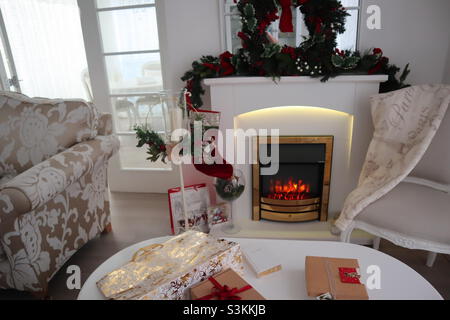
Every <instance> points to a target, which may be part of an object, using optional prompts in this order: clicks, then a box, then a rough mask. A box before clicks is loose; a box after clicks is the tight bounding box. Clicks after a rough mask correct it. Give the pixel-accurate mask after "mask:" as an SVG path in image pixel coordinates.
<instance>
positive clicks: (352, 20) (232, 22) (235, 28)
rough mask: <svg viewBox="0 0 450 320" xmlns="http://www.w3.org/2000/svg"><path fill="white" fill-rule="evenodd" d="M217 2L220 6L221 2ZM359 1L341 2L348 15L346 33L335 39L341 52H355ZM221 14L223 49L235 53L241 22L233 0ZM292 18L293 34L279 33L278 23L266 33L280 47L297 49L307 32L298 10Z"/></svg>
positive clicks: (273, 24) (346, 0) (238, 41)
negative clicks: (222, 18) (223, 38)
mask: <svg viewBox="0 0 450 320" xmlns="http://www.w3.org/2000/svg"><path fill="white" fill-rule="evenodd" d="M219 1H220V2H221V4H222V2H223V0H219ZM359 1H360V0H341V2H342V5H343V6H344V7H345V8H346V9H347V12H348V13H349V14H350V16H348V17H347V23H346V29H347V30H346V32H345V33H344V34H341V35H338V37H337V44H338V45H337V46H338V48H340V49H342V50H347V49H348V50H356V49H357V47H358V45H357V42H358V21H359V9H360V8H359ZM293 10H294V9H293ZM223 12H224V29H225V30H224V37H225V47H226V48H225V49H226V50H228V51H230V52H235V51H236V50H237V49H238V48H240V47H241V40H240V39H239V38H238V36H237V33H238V32H239V31H240V30H241V20H240V16H239V11H238V9H237V6H236V4H235V3H234V1H233V0H226V2H225V7H224V10H223ZM292 18H293V25H294V30H295V32H290V33H283V32H280V31H279V26H278V25H279V21H275V22H273V23H272V24H271V25H270V27H269V28H268V32H270V34H271V35H272V36H273V37H274V38H275V39H278V41H279V43H280V44H281V45H289V46H292V47H297V46H299V45H300V43H301V42H302V41H303V37H304V36H307V35H308V32H307V30H306V27H305V25H304V21H303V15H302V14H301V12H300V10H298V9H297V10H294V11H293V15H292Z"/></svg>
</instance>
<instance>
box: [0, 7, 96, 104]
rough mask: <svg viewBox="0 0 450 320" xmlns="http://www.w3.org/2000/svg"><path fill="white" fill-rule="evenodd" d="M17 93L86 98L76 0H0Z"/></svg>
mask: <svg viewBox="0 0 450 320" xmlns="http://www.w3.org/2000/svg"><path fill="white" fill-rule="evenodd" d="M0 8H1V10H2V14H3V18H4V20H5V25H6V31H7V34H8V38H9V41H10V44H11V49H12V54H13V59H14V62H15V65H16V69H17V73H18V77H19V79H20V80H22V81H21V83H20V85H21V89H22V93H24V94H27V95H29V96H40V97H48V98H83V99H90V97H89V94H88V89H87V87H86V81H88V80H87V79H88V78H87V77H86V75H87V62H86V54H85V49H84V42H83V35H82V31H81V23H80V15H79V9H78V5H77V1H76V0H0Z"/></svg>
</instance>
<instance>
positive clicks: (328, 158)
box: [252, 136, 334, 222]
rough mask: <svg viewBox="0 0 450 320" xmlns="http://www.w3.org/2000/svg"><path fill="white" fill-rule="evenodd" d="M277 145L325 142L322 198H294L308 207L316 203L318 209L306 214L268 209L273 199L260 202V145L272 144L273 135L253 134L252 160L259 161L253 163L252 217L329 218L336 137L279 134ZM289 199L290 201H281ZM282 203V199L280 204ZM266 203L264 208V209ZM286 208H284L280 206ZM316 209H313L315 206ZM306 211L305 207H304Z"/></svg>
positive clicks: (273, 201) (308, 219) (287, 219)
mask: <svg viewBox="0 0 450 320" xmlns="http://www.w3.org/2000/svg"><path fill="white" fill-rule="evenodd" d="M277 140H278V144H324V145H325V164H324V173H323V185H322V197H321V198H320V199H319V198H313V199H308V200H306V201H305V200H300V202H301V203H300V202H299V201H297V200H293V201H296V203H295V205H300V206H305V208H307V209H311V207H313V206H316V207H315V208H317V211H309V212H305V213H301V212H295V213H277V212H270V211H265V210H264V208H265V209H267V208H270V205H277V200H272V201H271V202H272V203H271V204H262V203H261V199H262V197H261V192H260V182H261V181H260V161H259V146H260V145H262V144H266V145H267V144H272V138H271V137H253V159H254V160H256V161H255V162H256V163H255V164H253V165H252V173H253V178H252V180H253V189H252V192H253V193H252V202H253V214H252V219H253V220H254V221H259V220H261V219H265V220H271V221H282V222H300V221H312V220H320V221H327V219H328V204H329V198H330V182H331V166H332V157H333V142H334V137H333V136H280V137H278V139H277ZM278 201H287V200H278ZM279 204H281V202H280V203H279ZM262 206H264V208H262ZM280 210H281V211H283V210H282V209H280ZM313 210H314V208H313ZM300 211H301V210H300ZM305 211H306V210H305Z"/></svg>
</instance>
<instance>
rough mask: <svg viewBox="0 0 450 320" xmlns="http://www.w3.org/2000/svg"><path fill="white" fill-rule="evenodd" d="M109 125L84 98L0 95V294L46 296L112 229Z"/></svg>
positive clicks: (113, 148)
mask: <svg viewBox="0 0 450 320" xmlns="http://www.w3.org/2000/svg"><path fill="white" fill-rule="evenodd" d="M118 148H119V141H118V139H117V138H116V137H115V136H114V135H112V120H111V116H110V115H108V114H104V115H100V114H99V113H98V112H97V110H96V108H95V107H94V106H93V105H92V104H90V103H86V102H84V101H82V100H47V99H31V98H28V97H26V96H24V95H21V94H16V93H9V92H0V289H8V288H13V289H17V290H21V291H29V292H34V293H35V294H37V295H39V294H45V293H46V291H47V286H48V282H49V281H50V279H51V278H52V277H53V276H54V275H55V273H56V272H57V271H58V270H59V269H60V268H61V266H63V264H64V263H65V262H66V261H67V260H68V259H69V258H70V257H71V256H72V255H73V254H74V253H75V252H76V251H77V250H78V249H80V248H81V247H82V246H83V245H84V244H85V243H86V242H88V241H89V240H91V239H92V238H94V237H96V236H97V235H98V234H100V233H101V232H103V231H105V230H108V229H110V226H111V225H110V215H109V201H108V185H107V166H108V161H109V159H110V158H111V156H112V155H113V154H114V153H115V152H116V151H117V150H118Z"/></svg>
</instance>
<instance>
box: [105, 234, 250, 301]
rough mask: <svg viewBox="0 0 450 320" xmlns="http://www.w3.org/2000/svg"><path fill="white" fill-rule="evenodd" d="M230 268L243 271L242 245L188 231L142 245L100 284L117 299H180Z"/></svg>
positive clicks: (108, 294) (110, 296) (106, 292)
mask: <svg viewBox="0 0 450 320" xmlns="http://www.w3.org/2000/svg"><path fill="white" fill-rule="evenodd" d="M228 268H231V269H233V270H235V271H236V272H239V273H242V272H243V265H242V254H241V250H240V247H239V244H237V243H235V242H230V241H226V240H219V239H216V238H214V237H212V236H209V235H207V234H205V233H201V232H196V231H187V232H185V233H183V234H181V235H179V236H176V237H173V238H172V239H170V240H168V241H166V242H165V243H162V244H155V245H152V246H149V247H146V248H142V249H141V250H139V251H138V252H136V254H135V255H134V256H133V258H132V260H131V261H130V262H129V263H127V264H126V265H124V266H123V267H121V268H120V269H118V270H115V271H113V272H111V273H109V274H107V275H106V276H105V277H103V278H102V279H101V280H100V281H98V282H97V286H98V288H99V289H100V291H101V292H102V293H103V294H104V295H105V297H106V298H109V299H114V300H172V299H173V300H180V299H184V298H187V294H188V293H189V292H188V291H187V289H189V288H190V287H192V286H193V285H195V284H197V283H199V282H201V281H204V280H206V279H208V278H209V277H210V276H212V275H214V274H217V273H219V272H221V271H223V270H225V269H228Z"/></svg>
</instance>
